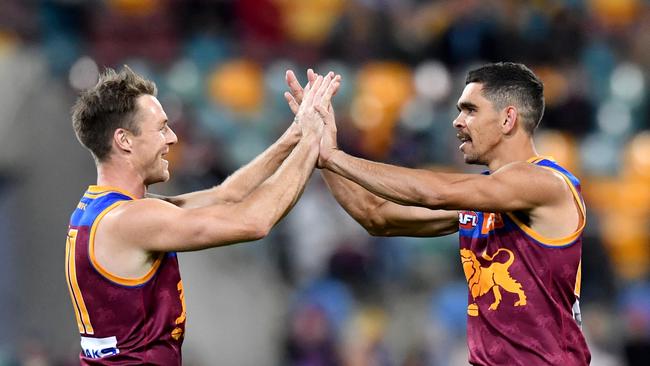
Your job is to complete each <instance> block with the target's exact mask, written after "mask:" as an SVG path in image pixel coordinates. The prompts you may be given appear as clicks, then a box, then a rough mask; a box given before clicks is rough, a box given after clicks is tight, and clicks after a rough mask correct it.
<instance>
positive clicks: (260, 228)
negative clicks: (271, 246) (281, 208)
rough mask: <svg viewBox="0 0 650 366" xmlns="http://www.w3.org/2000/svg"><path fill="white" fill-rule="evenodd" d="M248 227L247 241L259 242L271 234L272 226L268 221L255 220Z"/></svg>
mask: <svg viewBox="0 0 650 366" xmlns="http://www.w3.org/2000/svg"><path fill="white" fill-rule="evenodd" d="M248 227H249V233H248V236H249V240H260V239H264V238H266V237H267V236H268V235H269V233H270V232H271V228H272V227H273V224H272V223H270V222H268V220H255V221H254V222H253V223H252V224H250V225H248Z"/></svg>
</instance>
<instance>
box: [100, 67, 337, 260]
mask: <svg viewBox="0 0 650 366" xmlns="http://www.w3.org/2000/svg"><path fill="white" fill-rule="evenodd" d="M337 83H338V79H337V78H334V79H333V77H332V76H328V77H325V78H322V77H319V78H318V80H317V81H316V82H315V83H314V86H313V89H312V90H309V91H308V92H307V96H306V97H305V102H304V105H303V106H301V107H300V111H299V113H298V120H299V124H300V128H301V133H302V137H301V139H300V142H298V144H297V145H296V146H295V148H294V149H293V151H291V153H290V154H289V156H288V157H287V158H286V159H285V160H284V161H283V162H282V164H281V165H280V167H279V168H278V169H277V170H276V171H275V173H273V174H272V175H271V176H270V177H269V178H268V179H267V180H265V181H264V182H263V183H262V184H260V185H259V186H258V187H257V188H256V189H254V190H253V191H252V192H251V193H250V194H248V195H247V196H246V197H245V198H244V199H242V200H241V201H239V202H236V203H215V204H212V205H208V206H204V207H198V208H181V207H178V206H174V205H172V204H170V203H168V202H165V201H162V200H157V199H143V200H135V201H131V202H128V203H124V204H122V205H121V206H119V207H117V208H116V209H115V210H114V212H113V211H111V212H109V214H107V215H106V216H105V218H104V221H103V223H102V224H101V226H100V229H101V232H100V230H98V233H97V235H98V236H101V237H102V240H101V241H102V242H103V244H102V246H104V247H112V248H113V249H115V248H116V247H118V250H119V248H122V249H124V250H125V251H127V250H131V251H135V252H136V253H137V252H140V253H152V252H160V251H189V250H198V249H203V248H208V247H215V246H220V245H227V244H233V243H237V242H242V241H249V240H255V239H259V238H261V237H264V236H266V235H267V233H268V232H269V231H270V230H271V228H272V227H273V226H274V225H275V224H276V223H277V222H278V221H279V220H280V219H281V218H282V217H283V216H284V215H285V214H286V213H287V212H288V211H289V210H290V209H291V207H293V205H294V204H295V202H296V201H297V199H298V197H299V196H300V194H301V193H302V191H303V189H304V187H305V184H306V182H307V180H308V179H309V177H310V176H311V173H312V171H313V169H314V167H315V165H316V160H317V158H318V147H319V141H320V138H321V135H322V130H323V122H322V119H321V117H320V116H319V115H318V113H317V112H316V110H315V109H314V105H315V104H318V105H320V104H329V99H330V98H331V96H332V94H333V90H334V89H336V87H337ZM102 232H103V234H102Z"/></svg>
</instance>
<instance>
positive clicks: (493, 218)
mask: <svg viewBox="0 0 650 366" xmlns="http://www.w3.org/2000/svg"><path fill="white" fill-rule="evenodd" d="M502 227H503V219H502V218H501V214H500V213H492V212H490V213H488V212H486V213H484V214H483V225H482V226H481V234H487V233H489V232H490V231H492V230H494V229H500V228H502Z"/></svg>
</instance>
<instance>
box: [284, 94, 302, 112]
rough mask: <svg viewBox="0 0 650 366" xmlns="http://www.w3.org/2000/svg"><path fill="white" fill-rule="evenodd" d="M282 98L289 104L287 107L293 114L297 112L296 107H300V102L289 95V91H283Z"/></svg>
mask: <svg viewBox="0 0 650 366" xmlns="http://www.w3.org/2000/svg"><path fill="white" fill-rule="evenodd" d="M284 99H286V100H287V104H289V108H290V109H291V112H293V114H296V113H298V109H300V104H298V102H296V99H295V98H294V97H293V95H291V93H289V92H284Z"/></svg>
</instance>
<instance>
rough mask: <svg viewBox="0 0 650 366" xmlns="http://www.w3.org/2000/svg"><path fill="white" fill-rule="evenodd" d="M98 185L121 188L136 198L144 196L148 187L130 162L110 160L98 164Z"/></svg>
mask: <svg viewBox="0 0 650 366" xmlns="http://www.w3.org/2000/svg"><path fill="white" fill-rule="evenodd" d="M97 185H99V186H109V187H114V188H119V189H121V190H123V191H127V192H129V193H131V194H132V195H133V196H134V197H136V198H143V197H144V195H145V193H147V187H146V186H145V184H144V181H143V180H142V177H140V176H139V175H138V174H137V172H136V171H135V169H133V167H132V166H131V165H130V164H117V163H116V162H114V161H112V160H109V161H106V162H102V163H99V164H97Z"/></svg>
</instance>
